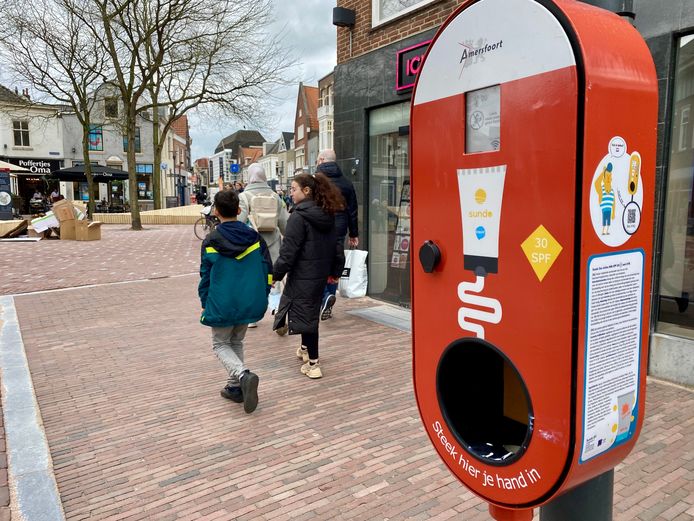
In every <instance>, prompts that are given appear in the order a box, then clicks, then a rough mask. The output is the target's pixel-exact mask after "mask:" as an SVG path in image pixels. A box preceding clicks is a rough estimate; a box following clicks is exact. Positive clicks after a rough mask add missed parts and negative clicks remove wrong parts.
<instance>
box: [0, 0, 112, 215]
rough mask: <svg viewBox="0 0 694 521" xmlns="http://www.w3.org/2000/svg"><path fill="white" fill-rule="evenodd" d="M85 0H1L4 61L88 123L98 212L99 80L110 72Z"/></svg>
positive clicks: (85, 138) (85, 137)
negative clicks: (94, 117) (94, 129)
mask: <svg viewBox="0 0 694 521" xmlns="http://www.w3.org/2000/svg"><path fill="white" fill-rule="evenodd" d="M83 7H84V5H83V2H82V1H81V0H45V1H43V2H29V1H23V2H13V1H6V2H4V3H2V4H0V10H2V11H3V15H4V16H3V18H4V30H3V32H1V33H0V56H1V58H2V62H3V64H5V65H6V66H8V68H9V69H10V70H11V71H12V72H13V73H14V74H15V75H16V76H17V77H18V78H21V79H23V80H24V81H28V82H29V83H31V84H32V85H33V87H34V88H35V89H36V90H37V91H38V92H39V93H41V94H43V95H45V96H46V97H48V98H50V99H53V100H55V101H56V102H58V103H60V104H62V105H65V106H66V107H67V108H68V109H69V110H72V111H73V112H74V114H75V116H76V117H77V120H78V121H79V123H80V125H81V126H82V155H83V158H84V165H85V175H86V178H87V183H88V187H89V211H90V214H93V212H94V209H95V208H94V190H95V184H94V179H93V177H92V172H91V163H90V159H89V133H90V130H91V114H92V110H93V108H94V105H95V103H96V102H97V100H96V97H95V96H93V90H94V87H95V85H97V84H99V83H100V82H102V81H103V80H104V79H105V78H106V77H107V75H108V74H109V68H108V62H107V61H106V60H105V59H104V53H103V51H102V50H101V48H100V47H101V45H100V42H99V41H98V40H97V39H95V38H93V37H92V33H91V31H89V30H87V29H88V28H87V27H86V26H85V25H84V23H83V20H82V19H81V16H78V15H77V13H78V12H79V11H80V9H82V8H83Z"/></svg>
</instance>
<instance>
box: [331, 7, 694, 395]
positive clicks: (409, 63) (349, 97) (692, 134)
mask: <svg viewBox="0 0 694 521" xmlns="http://www.w3.org/2000/svg"><path fill="white" fill-rule="evenodd" d="M583 1H585V2H586V3H589V4H594V5H598V6H602V7H606V8H613V6H615V7H614V8H619V6H621V5H623V4H624V3H623V2H620V1H617V0H615V1H612V0H583ZM462 3H464V0H419V1H417V0H410V1H408V2H393V1H391V0H338V2H337V8H336V11H340V9H344V10H346V11H343V12H341V13H335V12H334V19H333V21H334V23H335V25H337V26H338V27H337V66H336V68H335V73H334V74H335V110H334V119H335V126H334V128H335V135H334V141H335V147H334V148H335V151H336V152H337V156H338V162H339V164H340V166H341V168H342V170H343V172H344V173H345V174H346V175H348V176H351V179H352V181H353V182H354V185H355V188H356V189H357V194H358V197H359V219H360V235H361V236H362V244H363V245H364V247H365V248H366V249H368V250H369V257H368V262H369V290H368V291H369V294H370V295H371V296H372V297H376V298H380V299H383V300H386V301H390V302H395V303H399V304H401V305H404V306H408V305H409V300H410V294H409V271H410V267H409V258H407V261H406V262H404V263H403V262H402V259H403V257H402V256H398V259H397V260H398V262H395V257H394V253H395V248H394V245H395V243H396V240H398V239H399V238H401V237H402V235H401V232H402V228H399V222H398V219H399V216H401V215H402V211H401V210H402V205H403V203H406V204H408V203H409V176H410V163H409V150H408V145H409V139H408V136H409V116H410V101H411V87H412V84H413V82H414V79H415V77H416V73H417V71H418V70H419V67H420V66H421V61H422V56H423V54H424V52H425V51H426V48H427V45H428V43H429V41H430V40H431V38H432V37H433V36H434V34H435V33H436V31H437V29H438V28H439V27H440V25H441V23H443V22H444V21H445V20H446V19H447V17H448V16H449V15H450V14H452V13H453V12H454V11H455V9H456V8H457V7H458V6H460V5H461V4H462ZM690 4H691V1H690V0H634V2H633V11H634V13H635V16H636V18H635V24H634V25H635V27H636V29H637V30H638V31H639V32H640V33H641V35H642V36H643V38H644V39H645V41H646V43H647V44H648V46H649V48H650V50H651V53H652V56H653V59H654V62H655V65H656V71H657V74H658V82H659V96H660V100H659V118H658V148H657V158H656V165H657V168H656V184H657V186H656V187H654V188H655V192H656V208H655V212H656V230H655V244H654V286H653V295H652V314H651V317H650V319H651V324H652V328H651V353H650V358H649V373H650V374H652V375H655V376H658V377H661V378H666V379H669V380H672V381H675V382H679V383H684V384H687V385H694V306H693V305H692V302H694V247H693V246H694V210H693V209H694V188H693V187H694V124H692V110H691V109H692V105H694V72H693V71H694V9H691V7H690ZM336 15H337V18H336V17H335V16H336ZM408 257H409V256H408Z"/></svg>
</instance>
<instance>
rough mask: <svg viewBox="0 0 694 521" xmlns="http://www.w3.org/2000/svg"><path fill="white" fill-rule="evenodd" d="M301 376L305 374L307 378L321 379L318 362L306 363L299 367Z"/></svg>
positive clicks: (321, 374)
mask: <svg viewBox="0 0 694 521" xmlns="http://www.w3.org/2000/svg"><path fill="white" fill-rule="evenodd" d="M301 374H305V375H306V376H308V377H309V378H314V379H315V378H322V377H323V373H322V372H321V370H320V362H318V360H316V361H315V363H311V362H306V363H305V364H304V365H302V366H301Z"/></svg>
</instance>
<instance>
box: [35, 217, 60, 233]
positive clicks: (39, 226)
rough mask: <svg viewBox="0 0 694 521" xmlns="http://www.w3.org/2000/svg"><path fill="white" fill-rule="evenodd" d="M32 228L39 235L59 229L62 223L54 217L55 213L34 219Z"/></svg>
mask: <svg viewBox="0 0 694 521" xmlns="http://www.w3.org/2000/svg"><path fill="white" fill-rule="evenodd" d="M31 226H32V227H33V228H34V230H36V231H37V232H38V233H43V232H45V231H46V230H48V229H49V228H57V227H58V226H60V223H59V222H58V219H57V218H56V216H55V215H53V212H48V213H47V214H46V215H44V216H43V217H37V218H36V219H33V220H32V221H31Z"/></svg>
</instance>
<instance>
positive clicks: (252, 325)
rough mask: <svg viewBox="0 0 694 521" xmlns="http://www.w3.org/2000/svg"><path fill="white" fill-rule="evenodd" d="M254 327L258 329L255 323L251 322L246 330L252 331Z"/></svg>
mask: <svg viewBox="0 0 694 521" xmlns="http://www.w3.org/2000/svg"><path fill="white" fill-rule="evenodd" d="M254 327H258V324H257V322H251V323H250V324H248V329H253V328H254Z"/></svg>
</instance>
